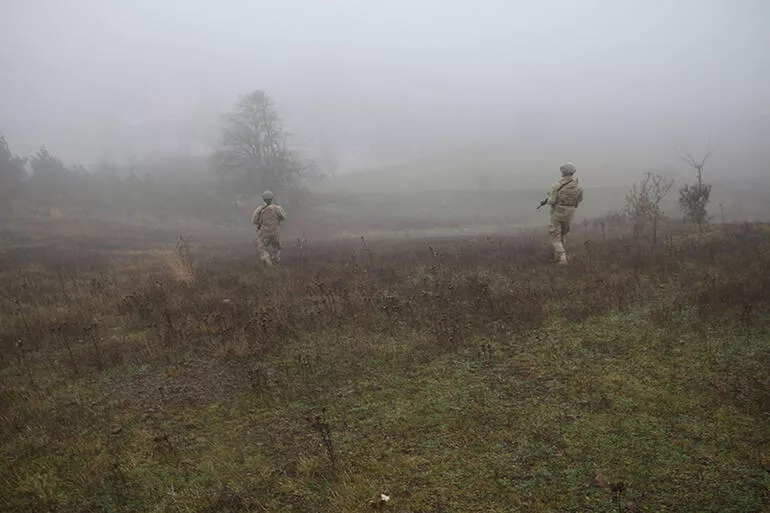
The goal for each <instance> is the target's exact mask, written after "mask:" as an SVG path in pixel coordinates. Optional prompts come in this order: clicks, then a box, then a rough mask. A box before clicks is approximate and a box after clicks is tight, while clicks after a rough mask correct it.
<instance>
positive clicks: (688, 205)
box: [679, 143, 711, 230]
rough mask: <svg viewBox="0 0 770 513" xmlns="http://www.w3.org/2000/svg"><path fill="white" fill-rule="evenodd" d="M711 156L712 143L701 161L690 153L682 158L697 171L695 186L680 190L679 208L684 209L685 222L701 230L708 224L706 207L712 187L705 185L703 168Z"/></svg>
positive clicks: (688, 185)
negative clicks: (691, 223)
mask: <svg viewBox="0 0 770 513" xmlns="http://www.w3.org/2000/svg"><path fill="white" fill-rule="evenodd" d="M710 156H711V143H709V147H708V150H707V151H706V153H705V155H703V158H702V159H700V160H699V159H696V158H695V157H693V156H692V154H690V153H688V152H685V154H684V156H683V157H682V160H683V161H684V162H685V163H686V164H687V165H688V166H690V167H691V168H693V169H694V170H695V172H696V181H695V183H693V184H685V185H684V187H682V188H681V189H679V206H680V207H681V208H682V212H683V213H684V218H685V220H686V221H691V222H694V223H695V224H697V225H698V229H700V230H702V229H703V226H704V225H705V224H706V223H707V222H708V211H707V210H706V206H707V205H708V203H709V200H710V198H711V185H710V184H705V183H703V168H704V167H705V166H706V162H707V161H708V159H709V157H710Z"/></svg>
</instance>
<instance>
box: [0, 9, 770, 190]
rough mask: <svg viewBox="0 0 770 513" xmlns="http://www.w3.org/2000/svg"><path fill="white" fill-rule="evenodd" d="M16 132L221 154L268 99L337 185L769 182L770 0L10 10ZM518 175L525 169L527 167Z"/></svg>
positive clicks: (9, 127)
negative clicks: (479, 166) (520, 173)
mask: <svg viewBox="0 0 770 513" xmlns="http://www.w3.org/2000/svg"><path fill="white" fill-rule="evenodd" d="M2 9H3V13H2V16H0V67H1V69H2V70H3V79H2V81H1V82H0V132H2V133H3V134H4V135H5V137H6V138H7V139H8V141H9V142H10V144H11V145H12V146H13V149H14V150H15V151H16V152H18V153H20V154H31V153H34V152H35V151H36V150H37V149H38V148H39V147H40V145H42V144H45V145H46V147H47V148H48V149H49V150H50V151H51V152H52V153H54V154H55V155H57V156H58V157H60V158H62V159H63V160H64V161H65V162H67V163H70V162H72V163H74V162H83V163H84V164H85V165H86V167H87V168H88V167H89V164H91V163H94V162H97V161H99V160H100V159H105V158H109V159H117V160H120V159H125V158H127V157H128V156H131V157H133V158H137V157H139V158H141V157H142V156H145V155H148V154H175V153H182V154H187V155H189V154H194V155H206V154H208V153H210V152H211V151H212V149H213V148H214V147H215V146H216V143H217V138H218V130H219V120H220V115H221V114H222V113H223V112H225V111H227V110H228V109H230V108H231V107H232V105H233V104H234V102H235V101H236V99H237V98H238V96H239V95H241V94H244V93H248V92H250V91H252V90H255V89H262V90H265V91H267V92H268V93H269V94H270V95H271V96H272V98H273V99H274V100H275V102H276V108H277V111H278V112H279V114H280V115H281V117H282V118H283V121H284V125H285V127H286V128H287V129H288V131H289V132H291V133H292V139H291V142H290V144H291V145H293V146H294V147H297V148H303V149H305V150H307V151H308V152H309V153H310V154H314V155H315V154H324V153H325V154H329V153H332V154H333V155H334V156H335V158H336V161H337V162H338V171H339V172H340V173H343V174H344V173H350V172H355V171H360V170H362V169H370V168H376V167H378V166H384V165H390V164H398V163H404V162H424V161H427V160H431V159H438V158H440V159H444V160H446V159H453V158H455V156H457V155H462V154H472V155H479V154H483V155H489V156H492V157H491V158H499V159H500V160H501V161H504V162H509V163H511V165H512V166H514V167H515V166H517V165H518V166H522V167H527V166H534V167H541V166H546V165H549V166H550V168H551V170H553V169H556V168H557V167H558V163H561V162H562V161H565V160H574V161H576V162H578V163H580V164H582V167H581V169H584V170H586V172H589V171H590V172H591V173H592V178H593V179H600V178H601V179H606V180H610V181H613V182H615V181H617V180H618V175H620V176H622V178H625V176H623V173H629V176H630V174H632V173H633V176H634V177H635V176H636V174H638V172H639V170H643V169H646V168H666V167H667V166H677V165H681V163H678V162H679V161H678V156H679V154H680V153H681V152H682V151H684V150H688V151H691V152H693V153H699V152H700V153H702V152H704V151H705V150H706V148H707V147H708V145H709V141H712V144H713V147H714V156H713V160H712V168H711V172H712V173H715V174H717V175H719V174H721V173H730V176H735V175H736V174H739V175H746V176H748V175H757V176H758V175H761V174H762V173H765V172H766V170H767V165H766V162H767V161H768V160H770V151H769V150H768V147H767V145H766V144H765V141H767V140H770V95H769V94H767V91H770V79H769V78H768V77H769V76H770V58H769V55H770V53H769V51H768V48H770V35H768V31H767V30H766V28H765V24H766V20H767V19H770V4H768V3H767V2H764V1H762V0H753V1H751V0H740V1H727V0H724V1H722V0H708V1H695V0H691V1H689V0H688V1H684V0H677V1H672V2H641V1H617V0H613V1H581V2H576V1H569V0H565V1H547V2H528V1H515V2H514V1H503V0H500V1H492V0H485V1H481V2H471V1H457V0H455V1H451V0H420V1H418V2H412V1H406V0H393V1H389V2H358V1H352V0H351V1H327V2H316V1H312V0H305V1H298V0H288V1H284V2H266V1H246V0H238V1H236V0H229V1H223V2H211V1H204V0H188V1H165V2H156V1H151V0H139V1H133V2H105V1H101V0H69V1H66V2H60V1H54V0H49V1H44V0H29V1H21V0H8V1H5V2H3V7H2ZM512 172H513V171H512Z"/></svg>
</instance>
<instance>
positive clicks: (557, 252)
mask: <svg viewBox="0 0 770 513" xmlns="http://www.w3.org/2000/svg"><path fill="white" fill-rule="evenodd" d="M548 233H550V234H551V244H552V245H553V252H554V259H555V260H556V262H558V263H560V264H566V263H567V251H566V250H565V249H564V237H565V236H566V235H567V234H568V233H569V221H558V220H556V219H553V218H552V219H551V224H550V225H549V226H548Z"/></svg>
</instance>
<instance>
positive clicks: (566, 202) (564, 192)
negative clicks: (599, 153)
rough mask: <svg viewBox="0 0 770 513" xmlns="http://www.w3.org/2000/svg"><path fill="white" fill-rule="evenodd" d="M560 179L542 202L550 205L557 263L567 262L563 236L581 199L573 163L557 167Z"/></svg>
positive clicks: (552, 236) (550, 227) (580, 190)
mask: <svg viewBox="0 0 770 513" xmlns="http://www.w3.org/2000/svg"><path fill="white" fill-rule="evenodd" d="M559 170H560V171H561V180H559V181H558V182H556V183H555V184H553V187H551V192H549V193H548V197H547V198H546V199H545V201H544V203H548V205H550V207H551V224H550V225H549V227H548V231H549V233H550V234H551V243H552V244H553V251H554V258H555V260H556V263H557V264H561V265H566V264H567V252H566V251H565V250H564V237H565V236H566V235H567V234H568V233H569V224H570V222H571V221H572V218H573V217H574V216H575V209H576V208H577V206H578V205H580V203H581V202H582V201H583V188H582V187H580V184H579V183H578V181H577V178H575V171H576V170H575V165H574V164H573V163H572V162H567V163H566V164H564V165H563V166H561V167H560V168H559Z"/></svg>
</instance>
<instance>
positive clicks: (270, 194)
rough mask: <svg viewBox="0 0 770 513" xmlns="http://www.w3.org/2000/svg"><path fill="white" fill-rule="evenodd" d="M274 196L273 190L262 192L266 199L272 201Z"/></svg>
mask: <svg viewBox="0 0 770 513" xmlns="http://www.w3.org/2000/svg"><path fill="white" fill-rule="evenodd" d="M274 196H275V195H274V194H273V191H265V192H263V193H262V199H263V200H265V201H272V199H273V197H274Z"/></svg>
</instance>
